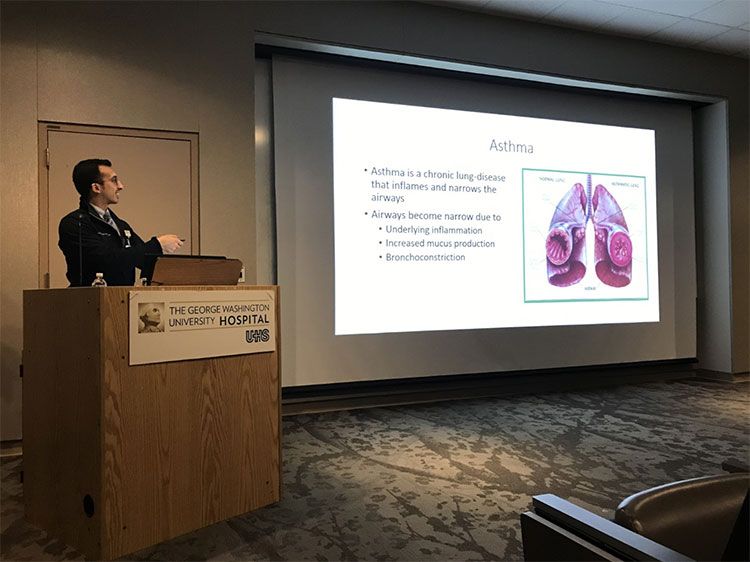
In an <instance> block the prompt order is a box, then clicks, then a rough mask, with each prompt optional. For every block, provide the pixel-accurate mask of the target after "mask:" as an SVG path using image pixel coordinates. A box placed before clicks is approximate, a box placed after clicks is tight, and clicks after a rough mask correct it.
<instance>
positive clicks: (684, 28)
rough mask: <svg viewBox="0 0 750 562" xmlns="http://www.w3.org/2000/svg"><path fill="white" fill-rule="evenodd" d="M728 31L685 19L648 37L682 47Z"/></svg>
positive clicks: (723, 26)
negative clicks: (678, 44) (672, 42)
mask: <svg viewBox="0 0 750 562" xmlns="http://www.w3.org/2000/svg"><path fill="white" fill-rule="evenodd" d="M730 29H731V28H729V27H726V26H725V25H717V24H715V23H707V22H705V21H696V20H691V19H687V18H685V19H682V20H680V21H678V22H677V23H676V24H674V25H672V26H670V27H667V28H666V29H662V30H661V31H657V32H656V33H654V34H653V35H650V36H649V39H656V40H657V41H667V42H670V41H674V42H676V43H680V44H683V45H695V44H696V43H701V42H703V41H706V40H707V39H711V38H712V37H716V36H717V35H721V34H722V33H726V32H727V31H729V30H730Z"/></svg>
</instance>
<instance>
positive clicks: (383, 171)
mask: <svg viewBox="0 0 750 562" xmlns="http://www.w3.org/2000/svg"><path fill="white" fill-rule="evenodd" d="M655 159H656V156H655V134H654V131H653V130H650V129H639V128H630V127H615V126H608V125H599V124H591V123H578V122H572V121H562V120H550V119H539V118H530V117H519V116H510V115H498V114H488V113H478V112H470V111H459V110H448V109H437V108H431V107H417V106H409V105H397V104H390V103H381V102H371V101H361V100H352V99H342V98H333V173H334V199H333V203H334V241H335V242H334V266H335V275H334V280H335V297H334V300H335V334H336V335H352V334H374V333H395V332H421V331H433V330H469V329H484V328H505V327H523V326H562V325H591V324H621V323H634V322H658V321H659V291H658V263H657V255H658V254H657V236H656V232H657V228H656V189H657V187H656V172H655V170H656V160H655Z"/></svg>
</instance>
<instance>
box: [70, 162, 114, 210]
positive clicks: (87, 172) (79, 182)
mask: <svg viewBox="0 0 750 562" xmlns="http://www.w3.org/2000/svg"><path fill="white" fill-rule="evenodd" d="M99 166H112V162H110V161H109V160H103V159H101V158H89V159H88V160H81V161H80V162H79V163H78V164H76V165H75V168H73V185H75V186H76V191H77V192H78V193H79V194H80V196H81V200H82V201H88V200H89V194H90V193H91V184H92V183H99V182H101V181H102V174H101V172H100V171H99Z"/></svg>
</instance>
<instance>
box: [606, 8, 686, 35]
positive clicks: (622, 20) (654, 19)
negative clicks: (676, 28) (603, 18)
mask: <svg viewBox="0 0 750 562" xmlns="http://www.w3.org/2000/svg"><path fill="white" fill-rule="evenodd" d="M678 21H680V18H678V17H677V16H670V15H667V14H657V13H655V12H649V11H647V10H639V9H637V8H625V9H624V10H623V12H622V13H621V14H620V15H618V16H617V17H615V18H614V19H612V20H610V21H608V22H607V24H606V25H603V26H601V27H600V28H599V31H609V32H612V33H616V34H619V35H631V36H634V37H645V36H647V35H651V34H653V33H656V32H657V31H661V30H662V29H664V28H667V27H669V26H671V25H674V24H676V23H677V22H678Z"/></svg>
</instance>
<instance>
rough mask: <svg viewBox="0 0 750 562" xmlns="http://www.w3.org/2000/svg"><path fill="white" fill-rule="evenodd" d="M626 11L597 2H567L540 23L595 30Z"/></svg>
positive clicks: (594, 0) (569, 0) (579, 0)
mask: <svg viewBox="0 0 750 562" xmlns="http://www.w3.org/2000/svg"><path fill="white" fill-rule="evenodd" d="M626 9H627V8H623V7H622V6H616V5H614V4H607V3H606V2H599V1H597V0H568V1H567V2H565V3H564V4H562V5H561V6H558V7H557V8H555V9H554V10H552V11H551V12H550V13H549V14H547V15H546V16H544V17H543V18H542V19H541V21H543V22H545V23H547V22H548V23H558V24H562V25H571V26H575V27H587V28H589V29H596V28H597V27H599V26H600V25H602V24H603V23H606V22H608V21H610V20H611V19H614V18H615V17H617V16H618V15H620V14H621V13H622V12H624V11H625V10H626Z"/></svg>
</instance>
